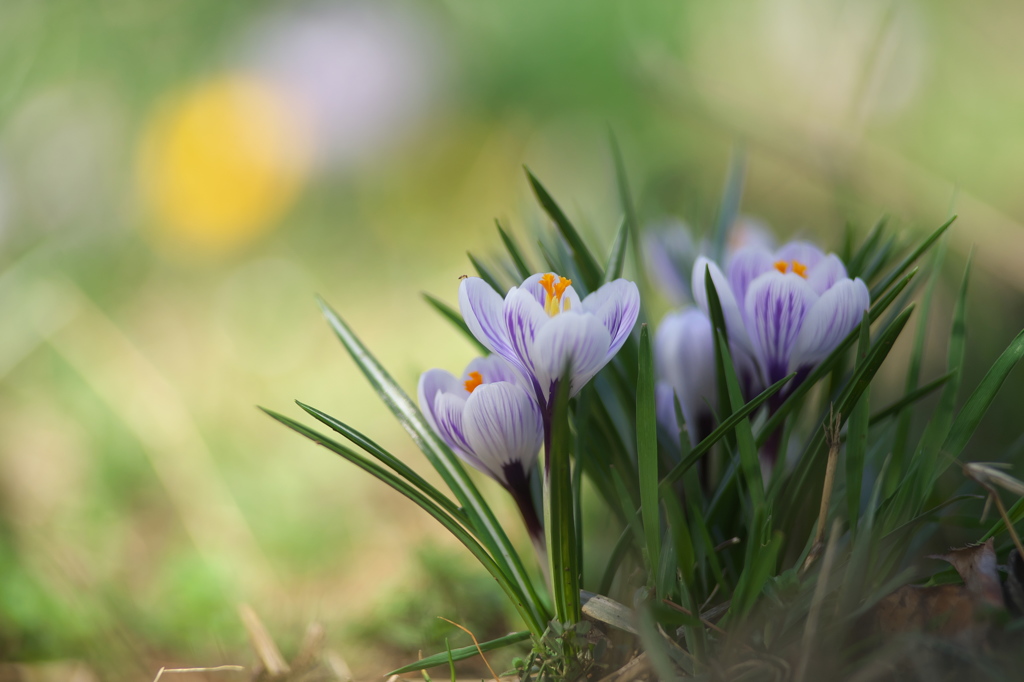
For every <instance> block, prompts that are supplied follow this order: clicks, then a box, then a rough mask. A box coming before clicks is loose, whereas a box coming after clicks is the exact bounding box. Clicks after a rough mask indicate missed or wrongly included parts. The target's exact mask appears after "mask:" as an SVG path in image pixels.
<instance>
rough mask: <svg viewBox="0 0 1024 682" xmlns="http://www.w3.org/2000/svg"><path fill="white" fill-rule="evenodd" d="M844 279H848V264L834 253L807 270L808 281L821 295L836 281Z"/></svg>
mask: <svg viewBox="0 0 1024 682" xmlns="http://www.w3.org/2000/svg"><path fill="white" fill-rule="evenodd" d="M844 279H848V277H847V275H846V266H844V265H843V261H841V260H839V256H837V255H836V254H834V253H830V254H828V255H827V256H825V257H824V258H823V259H822V260H821V261H820V262H819V263H818V264H817V265H815V266H814V267H813V268H808V270H807V283H808V284H810V285H811V288H812V289H814V291H815V293H817V294H818V295H819V296H821V295H822V294H823V293H825V292H826V291H828V290H829V289H831V288H832V286H833V285H834V284H835V283H836V282H839V281H842V280H844Z"/></svg>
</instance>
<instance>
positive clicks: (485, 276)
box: [466, 251, 508, 293]
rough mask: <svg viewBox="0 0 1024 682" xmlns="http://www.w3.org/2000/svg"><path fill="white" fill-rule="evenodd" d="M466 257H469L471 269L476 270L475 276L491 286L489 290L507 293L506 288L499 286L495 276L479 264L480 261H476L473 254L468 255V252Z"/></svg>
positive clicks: (499, 283)
mask: <svg viewBox="0 0 1024 682" xmlns="http://www.w3.org/2000/svg"><path fill="white" fill-rule="evenodd" d="M466 256H468V257H469V262H470V263H472V264H473V269H474V270H476V274H478V275H480V279H482V280H483V281H485V282H487V283H488V284H489V285H491V288H492V289H494V290H495V291H497V292H498V293H502V292H505V291H508V288H507V287H503V286H502V285H501V282H499V281H498V278H497V276H495V274H494V273H493V272H491V271H490V269H489V268H488V267H487V266H486V265H484V264H483V263H481V262H480V259H478V258H477V257H476V256H474V255H473V254H471V253H469V252H468V251H467V252H466Z"/></svg>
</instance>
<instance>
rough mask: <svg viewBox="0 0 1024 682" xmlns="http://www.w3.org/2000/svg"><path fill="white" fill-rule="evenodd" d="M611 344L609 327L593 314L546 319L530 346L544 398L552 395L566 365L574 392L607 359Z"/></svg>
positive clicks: (588, 379)
mask: <svg viewBox="0 0 1024 682" xmlns="http://www.w3.org/2000/svg"><path fill="white" fill-rule="evenodd" d="M610 344H611V336H610V335H609V334H608V330H607V329H606V328H605V326H604V324H603V323H602V322H601V320H599V319H598V318H597V317H596V316H594V315H589V314H587V313H577V314H571V313H563V314H561V315H556V316H555V317H552V318H551V319H550V320H548V323H547V324H545V325H544V327H543V328H541V330H540V331H539V332H538V333H537V338H536V340H535V343H534V345H533V347H532V348H531V349H530V353H531V357H532V360H533V365H534V369H535V376H536V377H537V381H538V382H539V383H540V387H541V391H542V395H543V397H544V400H545V401H546V400H549V399H550V398H551V397H552V396H551V388H552V386H553V384H554V382H555V381H556V380H557V379H558V378H559V376H560V375H561V374H562V371H563V370H564V369H565V366H566V364H569V366H570V367H571V371H572V377H571V379H572V384H571V391H570V393H571V394H572V395H575V394H576V393H577V392H578V391H579V390H580V389H581V388H583V385H584V384H585V383H587V382H588V381H590V379H591V378H592V377H593V376H594V375H595V374H597V372H598V371H599V370H600V369H601V368H602V367H604V366H605V363H607V362H608V347H609V345H610Z"/></svg>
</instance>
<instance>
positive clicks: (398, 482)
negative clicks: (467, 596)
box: [260, 408, 544, 634]
mask: <svg viewBox="0 0 1024 682" xmlns="http://www.w3.org/2000/svg"><path fill="white" fill-rule="evenodd" d="M260 409H262V410H263V411H264V412H266V413H267V415H269V416H270V417H271V418H273V419H276V420H277V421H279V422H281V423H282V424H284V425H285V426H287V427H288V428H290V429H292V430H293V431H296V432H298V433H300V434H301V435H303V436H305V437H306V438H308V439H310V440H311V441H313V442H314V443H317V444H318V445H322V446H324V447H326V448H327V449H328V450H331V451H332V452H334V453H336V454H338V455H341V456H342V457H343V458H344V459H346V460H348V461H349V462H352V463H353V464H355V465H356V466H358V467H359V468H360V469H362V470H363V471H366V472H368V473H369V474H371V475H373V476H374V477H376V478H377V479H378V480H380V481H383V482H384V483H386V484H387V485H389V486H391V487H392V488H394V489H395V490H397V491H398V492H400V493H402V494H403V495H405V496H406V497H407V498H409V499H410V500H411V501H413V502H414V503H416V504H417V505H418V506H419V507H420V508H421V509H423V510H424V511H426V512H427V513H428V514H430V515H431V516H433V517H434V518H435V519H437V520H438V521H439V522H440V523H441V525H443V526H444V527H445V528H446V529H447V530H448V532H450V533H451V534H452V535H454V536H455V537H456V538H457V539H458V540H459V542H461V543H462V544H463V545H465V547H466V548H467V549H468V550H469V551H470V552H471V553H472V554H473V556H475V557H476V559H477V561H479V562H480V563H481V564H483V567H484V568H485V569H487V572H488V573H490V574H491V576H493V577H494V579H495V580H496V581H497V582H498V585H499V586H501V589H502V590H504V592H505V594H506V595H507V596H508V598H509V599H510V600H511V601H512V605H513V606H514V607H515V608H516V610H517V611H518V612H519V615H520V616H522V617H523V620H524V621H525V622H526V623H527V624H528V625H529V626H530V629H531V631H533V632H537V631H538V630H539V632H538V634H541V633H543V630H544V629H543V627H542V625H541V623H539V622H537V621H536V617H535V615H534V614H533V612H532V611H531V610H530V609H529V608H528V606H527V605H526V603H525V600H524V599H523V596H522V594H521V592H520V591H519V588H518V586H517V585H516V584H515V583H514V582H513V578H512V576H510V575H509V574H508V572H507V571H505V570H503V568H502V567H501V566H499V565H498V564H497V563H496V562H495V561H494V558H493V557H492V556H491V554H489V553H488V552H487V550H486V549H485V548H484V547H483V546H482V545H481V544H480V542H478V541H477V540H476V539H475V538H474V537H473V536H472V535H471V534H470V533H469V532H468V531H466V530H465V529H464V528H463V527H462V526H461V525H460V524H459V523H458V522H457V521H456V520H455V519H453V518H452V517H451V516H449V515H448V514H447V513H445V511H444V510H443V509H442V508H441V507H439V506H438V505H437V504H436V503H435V502H434V501H433V500H431V499H430V498H428V497H427V496H426V495H424V494H423V493H422V492H420V491H419V490H418V489H417V488H416V487H414V486H412V485H410V484H409V483H407V482H406V481H405V480H403V479H402V478H401V477H399V476H397V475H395V474H393V473H391V472H390V471H388V470H387V469H385V468H384V467H382V466H380V465H378V464H376V463H374V462H372V461H370V460H368V459H366V458H365V457H363V456H362V455H360V454H358V453H357V452H355V451H354V450H350V449H349V448H347V447H345V446H344V445H342V444H341V443H338V442H337V441H335V440H332V439H330V438H328V437H326V436H324V435H322V434H320V433H318V432H316V431H314V430H313V429H310V428H309V427H307V426H305V425H304V424H300V423H299V422H297V421H295V420H294V419H291V418H289V417H285V416H284V415H282V414H278V413H277V412H274V411H272V410H267V409H264V408H260Z"/></svg>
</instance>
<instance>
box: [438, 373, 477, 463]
mask: <svg viewBox="0 0 1024 682" xmlns="http://www.w3.org/2000/svg"><path fill="white" fill-rule="evenodd" d="M478 390H479V389H478ZM471 396H472V394H470V393H465V392H463V395H458V394H456V393H438V394H437V396H436V397H435V398H434V419H436V420H437V432H438V434H440V436H441V438H443V439H444V441H445V442H446V443H448V445H449V446H450V447H451V448H452V449H453V450H455V451H456V452H457V453H458V454H460V455H469V456H472V455H473V448H472V447H471V446H470V444H469V441H467V440H466V431H465V429H464V427H463V419H462V413H463V411H465V409H466V400H467V399H468V398H469V397H471Z"/></svg>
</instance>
